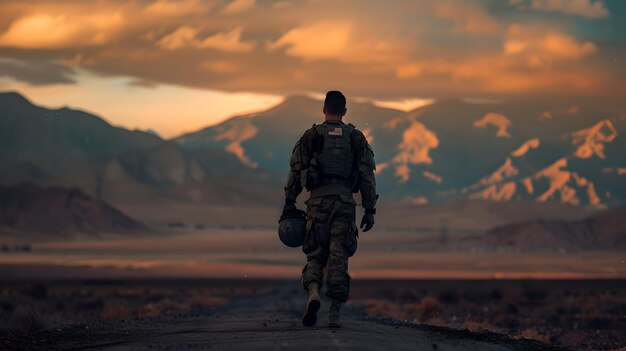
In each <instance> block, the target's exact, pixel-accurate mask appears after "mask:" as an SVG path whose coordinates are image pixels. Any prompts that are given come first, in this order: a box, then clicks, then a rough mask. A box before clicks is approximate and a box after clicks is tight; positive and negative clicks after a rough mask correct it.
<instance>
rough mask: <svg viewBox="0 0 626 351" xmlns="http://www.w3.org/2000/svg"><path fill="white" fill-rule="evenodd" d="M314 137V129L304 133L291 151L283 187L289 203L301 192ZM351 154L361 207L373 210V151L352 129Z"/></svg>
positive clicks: (374, 189) (362, 135)
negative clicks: (303, 174) (352, 155)
mask: <svg viewBox="0 0 626 351" xmlns="http://www.w3.org/2000/svg"><path fill="white" fill-rule="evenodd" d="M325 123H343V122H325ZM315 136H316V131H315V128H314V127H312V128H310V129H308V130H307V131H306V132H304V135H302V137H301V138H300V140H298V142H297V143H296V146H295V147H294V149H293V152H292V154H291V160H290V171H289V176H288V178H287V185H286V186H285V198H286V199H287V200H289V201H295V200H296V198H297V197H298V195H299V194H300V193H301V192H302V189H303V184H302V177H301V175H302V172H303V171H305V170H306V169H308V168H309V165H310V162H311V159H312V158H313V152H312V144H313V139H314V138H315ZM352 145H353V153H354V157H355V161H356V162H355V165H356V166H357V170H356V171H357V173H358V178H359V183H358V190H359V192H360V193H361V200H362V204H363V207H364V208H366V209H371V208H375V206H376V200H377V199H378V195H377V194H376V179H375V176H374V170H375V169H376V163H375V162H374V151H373V150H372V147H371V146H370V145H369V143H368V142H367V139H366V138H365V135H364V134H363V133H362V132H361V131H359V130H358V129H356V128H355V129H354V132H353V133H352Z"/></svg>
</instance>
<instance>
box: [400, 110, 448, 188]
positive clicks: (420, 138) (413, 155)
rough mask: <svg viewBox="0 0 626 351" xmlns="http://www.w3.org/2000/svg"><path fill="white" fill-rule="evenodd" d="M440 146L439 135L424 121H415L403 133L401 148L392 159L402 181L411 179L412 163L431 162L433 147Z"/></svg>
mask: <svg viewBox="0 0 626 351" xmlns="http://www.w3.org/2000/svg"><path fill="white" fill-rule="evenodd" d="M438 146H439V139H438V138H437V135H436V134H435V133H434V132H433V131H431V130H429V129H427V128H426V127H425V126H424V125H423V124H422V123H419V122H415V121H413V122H412V123H411V126H410V127H409V128H407V129H406V130H405V131H404V133H403V134H402V143H400V145H399V146H398V149H399V150H400V151H399V152H398V154H397V155H396V156H395V157H394V158H393V160H392V161H391V162H392V163H393V165H394V166H395V169H396V171H395V174H396V176H397V177H398V178H400V181H401V182H402V183H405V182H407V181H408V180H409V179H410V175H411V169H410V165H416V164H420V163H425V164H431V163H433V160H432V159H431V158H430V155H429V152H430V150H431V149H434V148H437V147H438Z"/></svg>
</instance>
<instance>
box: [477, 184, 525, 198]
mask: <svg viewBox="0 0 626 351" xmlns="http://www.w3.org/2000/svg"><path fill="white" fill-rule="evenodd" d="M516 190H517V185H516V184H515V182H514V181H511V182H506V183H502V184H492V185H490V186H488V187H486V188H485V189H483V190H481V191H479V192H476V193H473V194H471V195H470V196H469V198H470V199H481V200H491V201H508V200H511V198H513V196H514V195H515V192H516Z"/></svg>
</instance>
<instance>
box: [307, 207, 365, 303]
mask: <svg viewBox="0 0 626 351" xmlns="http://www.w3.org/2000/svg"><path fill="white" fill-rule="evenodd" d="M306 205H307V215H308V217H309V219H308V222H307V233H306V237H305V239H304V243H303V244H302V251H303V252H304V253H305V254H306V259H307V262H306V265H305V266H304V269H303V270H302V286H303V287H304V289H305V290H306V289H307V286H308V285H309V283H311V282H317V283H318V284H319V286H320V287H321V286H322V282H323V280H324V268H325V267H326V268H327V269H328V271H327V275H326V285H327V286H326V295H327V296H329V297H331V298H333V299H336V300H339V301H342V302H346V301H347V300H348V294H349V292H350V275H349V274H348V258H350V257H352V255H354V253H355V252H356V248H357V237H358V229H357V226H356V206H355V205H356V203H355V202H354V199H352V197H347V196H339V195H333V196H324V197H315V198H311V199H309V200H308V201H306Z"/></svg>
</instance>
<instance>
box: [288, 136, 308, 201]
mask: <svg viewBox="0 0 626 351" xmlns="http://www.w3.org/2000/svg"><path fill="white" fill-rule="evenodd" d="M311 134H312V133H311V130H310V129H309V130H307V131H306V132H305V133H304V135H303V136H302V137H301V138H300V140H298V142H297V143H296V146H295V147H294V148H293V151H292V152H291V159H290V160H289V175H288V177H287V184H286V185H285V200H286V201H287V202H295V201H296V198H297V197H298V195H300V193H301V192H302V188H303V185H302V182H301V175H302V171H303V170H305V169H307V168H308V167H309V163H310V162H311Z"/></svg>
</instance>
